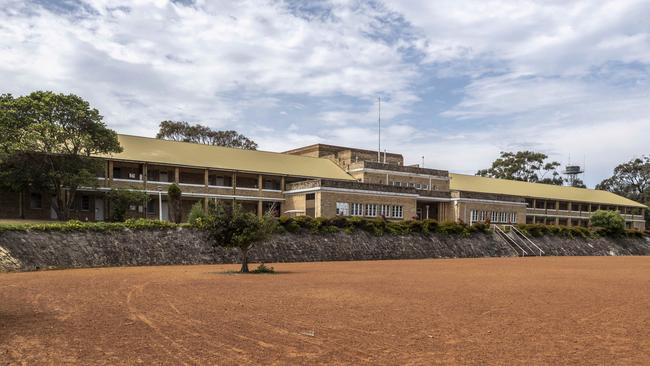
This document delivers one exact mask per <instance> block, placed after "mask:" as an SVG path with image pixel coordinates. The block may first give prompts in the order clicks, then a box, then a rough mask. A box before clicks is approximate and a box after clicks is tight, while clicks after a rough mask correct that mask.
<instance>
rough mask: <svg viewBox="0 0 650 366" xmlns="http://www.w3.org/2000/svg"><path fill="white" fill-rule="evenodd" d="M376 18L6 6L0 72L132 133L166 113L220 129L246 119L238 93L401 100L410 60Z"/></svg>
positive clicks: (367, 12) (254, 9) (407, 99)
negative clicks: (72, 96) (71, 95)
mask: <svg viewBox="0 0 650 366" xmlns="http://www.w3.org/2000/svg"><path fill="white" fill-rule="evenodd" d="M82 5H83V6H82ZM72 9H74V11H72ZM320 13H323V14H326V16H325V15H323V14H320ZM317 15H322V16H317ZM381 16H382V13H381V10H380V9H375V8H374V7H372V6H370V5H367V6H361V5H353V4H347V3H345V2H337V3H333V4H327V6H326V9H316V10H314V13H311V14H310V13H308V12H306V11H305V10H302V9H295V8H294V9H292V8H291V7H289V6H288V5H287V4H284V3H280V2H270V1H269V2H265V3H263V4H260V3H259V2H257V1H242V2H230V1H219V2H202V1H199V2H196V3H193V4H190V5H183V4H178V3H169V2H164V1H142V2H123V3H120V2H114V1H110V2H104V1H88V2H83V3H81V2H80V3H79V4H78V6H76V7H75V6H72V5H71V6H70V8H67V7H65V8H64V7H62V6H59V5H53V3H49V2H42V3H40V4H35V3H26V4H22V3H19V2H13V3H11V4H10V6H9V8H8V10H5V11H4V13H2V20H3V22H2V23H3V25H2V28H1V31H2V35H3V37H2V40H0V47H2V49H3V53H2V54H3V56H2V58H0V61H2V63H3V65H4V66H2V67H0V75H2V77H3V80H6V81H7V83H8V84H9V85H12V86H13V87H12V90H11V91H13V92H15V93H26V92H29V91H31V90H33V89H41V88H50V89H56V90H61V91H71V92H75V93H79V94H81V95H83V96H85V97H86V98H88V99H90V100H91V101H92V102H93V104H95V105H97V106H99V107H100V108H101V109H102V110H103V111H105V113H107V120H108V122H109V123H110V124H112V125H113V126H116V127H120V128H126V129H129V130H131V129H133V128H135V127H134V126H138V127H137V131H135V132H138V133H143V132H144V131H143V130H144V129H146V128H152V127H154V124H155V122H156V121H157V120H160V119H171V118H175V119H190V120H201V121H205V122H208V123H210V124H211V125H213V126H224V125H225V124H226V123H232V122H233V121H237V120H240V119H242V118H243V114H244V113H245V111H246V110H247V107H248V106H246V105H244V103H241V102H239V100H243V99H246V101H248V102H249V103H248V104H249V105H250V104H254V105H255V108H258V109H262V108H264V107H265V106H264V105H261V101H262V100H263V99H265V98H268V97H273V96H277V95H301V96H306V97H312V98H329V97H337V96H345V97H348V98H354V100H356V101H361V102H362V103H365V104H367V106H366V108H368V109H370V108H372V101H373V100H374V98H375V96H376V95H385V96H386V97H387V98H389V99H392V100H393V101H394V102H395V103H396V104H401V105H404V104H408V103H411V102H412V101H414V100H417V97H416V96H415V92H414V91H413V90H412V89H411V88H410V87H409V86H410V83H411V82H412V80H413V79H414V78H415V76H416V66H415V65H412V64H409V63H407V62H405V61H404V59H403V54H402V52H401V50H400V45H399V44H398V42H397V41H398V39H397V38H394V39H390V40H388V39H382V38H381V37H382V36H383V34H382V32H384V31H386V30H387V29H391V27H394V25H392V24H385V25H386V27H384V28H380V27H377V23H378V22H379V21H380V19H379V18H380V17H381ZM233 100H237V102H236V103H233ZM266 107H267V108H268V106H266ZM397 108H400V110H402V111H403V110H404V108H403V107H397ZM148 134H151V133H148Z"/></svg>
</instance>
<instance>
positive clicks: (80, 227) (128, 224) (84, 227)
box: [0, 218, 182, 232]
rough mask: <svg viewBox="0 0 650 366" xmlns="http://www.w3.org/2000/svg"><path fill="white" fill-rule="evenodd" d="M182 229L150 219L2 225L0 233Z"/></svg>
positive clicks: (0, 225)
mask: <svg viewBox="0 0 650 366" xmlns="http://www.w3.org/2000/svg"><path fill="white" fill-rule="evenodd" d="M178 227H182V225H176V224H173V223H170V222H166V221H158V220H148V219H142V218H140V219H128V220H126V221H124V222H82V221H79V220H70V221H64V222H53V223H42V224H9V225H5V224H0V232H3V231H28V230H33V231H61V232H72V231H96V232H103V231H115V230H125V229H129V230H146V229H175V228H178Z"/></svg>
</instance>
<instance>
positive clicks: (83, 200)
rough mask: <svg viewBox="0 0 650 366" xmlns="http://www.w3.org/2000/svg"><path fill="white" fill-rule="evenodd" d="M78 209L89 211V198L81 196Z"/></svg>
mask: <svg viewBox="0 0 650 366" xmlns="http://www.w3.org/2000/svg"><path fill="white" fill-rule="evenodd" d="M79 209H80V210H81V211H88V210H90V196H81V202H80V203H79Z"/></svg>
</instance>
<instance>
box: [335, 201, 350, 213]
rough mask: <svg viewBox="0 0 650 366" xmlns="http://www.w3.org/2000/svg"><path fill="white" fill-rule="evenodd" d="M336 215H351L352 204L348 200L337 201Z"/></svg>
mask: <svg viewBox="0 0 650 366" xmlns="http://www.w3.org/2000/svg"><path fill="white" fill-rule="evenodd" d="M336 215H337V216H349V215H350V204H349V203H347V202H336Z"/></svg>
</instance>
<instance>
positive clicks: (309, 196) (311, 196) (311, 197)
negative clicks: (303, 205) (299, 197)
mask: <svg viewBox="0 0 650 366" xmlns="http://www.w3.org/2000/svg"><path fill="white" fill-rule="evenodd" d="M305 199H306V200H307V201H313V200H315V199H316V193H307V194H306V195H305Z"/></svg>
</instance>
